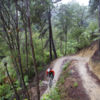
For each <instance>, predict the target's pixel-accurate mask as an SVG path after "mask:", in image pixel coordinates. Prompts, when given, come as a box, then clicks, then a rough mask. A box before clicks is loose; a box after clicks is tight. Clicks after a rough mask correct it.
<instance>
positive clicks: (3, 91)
mask: <svg viewBox="0 0 100 100" xmlns="http://www.w3.org/2000/svg"><path fill="white" fill-rule="evenodd" d="M11 96H12V91H11V89H10V85H8V84H3V85H0V97H1V98H5V99H7V98H10V97H11Z"/></svg>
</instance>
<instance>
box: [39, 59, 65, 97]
mask: <svg viewBox="0 0 100 100" xmlns="http://www.w3.org/2000/svg"><path fill="white" fill-rule="evenodd" d="M66 60H67V57H63V58H59V59H58V60H56V62H55V64H54V65H53V70H54V71H55V77H54V79H53V86H52V87H55V85H56V83H57V81H58V79H59V77H60V74H61V72H62V69H63V65H64V61H66ZM44 83H46V84H47V82H46V81H44ZM49 90H50V89H49V87H48V88H47V90H46V91H45V92H44V94H46V93H48V92H49ZM41 99H42V97H41Z"/></svg>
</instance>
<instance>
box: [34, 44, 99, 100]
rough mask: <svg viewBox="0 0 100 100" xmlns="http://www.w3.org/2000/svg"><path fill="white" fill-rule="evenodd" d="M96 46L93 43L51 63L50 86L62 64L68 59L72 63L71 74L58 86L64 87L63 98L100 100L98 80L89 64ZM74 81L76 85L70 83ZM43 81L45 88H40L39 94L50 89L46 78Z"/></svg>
mask: <svg viewBox="0 0 100 100" xmlns="http://www.w3.org/2000/svg"><path fill="white" fill-rule="evenodd" d="M96 46H97V45H93V46H92V47H90V48H88V49H84V50H82V51H81V52H80V53H78V54H77V55H74V56H66V57H62V58H59V59H57V60H55V61H54V62H53V64H51V66H52V67H53V69H54V71H55V77H54V80H53V83H54V84H53V86H52V87H53V88H54V87H55V85H56V83H57V81H58V80H59V77H60V76H61V72H62V71H63V66H64V65H65V63H67V62H68V61H72V64H71V66H70V67H69V70H70V71H72V74H71V75H70V76H69V77H67V78H65V82H64V85H61V87H60V88H61V89H62V87H63V89H64V88H66V89H64V90H65V91H63V92H64V93H65V97H64V98H63V100H100V80H99V79H98V77H97V76H96V75H95V74H94V73H93V71H92V67H91V65H89V61H90V59H91V57H92V56H93V54H94V52H95V50H96ZM91 48H92V49H91ZM76 81H77V82H78V87H73V85H72V84H73V83H74V82H76ZM43 82H44V83H46V87H45V89H42V91H41V95H42V94H45V93H49V90H50V89H49V88H48V87H47V84H48V79H47V78H45V80H44V81H43ZM98 83H99V84H98ZM41 87H42V86H41ZM41 98H42V97H41ZM32 100H35V99H32Z"/></svg>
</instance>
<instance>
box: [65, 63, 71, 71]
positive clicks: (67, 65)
mask: <svg viewBox="0 0 100 100" xmlns="http://www.w3.org/2000/svg"><path fill="white" fill-rule="evenodd" d="M70 63H71V62H67V64H65V65H64V68H63V70H64V71H65V70H66V69H67V68H68V67H69V65H70Z"/></svg>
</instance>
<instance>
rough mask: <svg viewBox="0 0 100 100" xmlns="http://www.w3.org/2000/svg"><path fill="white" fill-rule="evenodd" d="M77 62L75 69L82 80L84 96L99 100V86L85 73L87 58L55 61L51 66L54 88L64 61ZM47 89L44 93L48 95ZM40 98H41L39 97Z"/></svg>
mask: <svg viewBox="0 0 100 100" xmlns="http://www.w3.org/2000/svg"><path fill="white" fill-rule="evenodd" d="M71 60H77V61H76V62H75V63H74V66H75V68H76V69H77V70H78V73H79V75H80V78H81V80H82V84H83V87H84V88H85V91H86V94H87V95H88V96H89V97H90V100H100V86H99V85H98V84H97V83H96V79H94V78H93V77H92V76H91V75H90V74H89V73H88V71H87V68H86V64H87V63H88V61H89V58H87V57H79V56H68V57H62V58H59V59H58V60H56V62H55V64H54V65H53V69H54V71H55V77H54V80H53V81H54V84H53V87H55V85H56V82H57V81H58V79H59V77H60V74H61V72H62V69H63V65H64V61H66V62H67V61H71ZM48 92H49V88H47V90H46V91H45V92H44V94H45V93H48ZM41 98H42V97H41Z"/></svg>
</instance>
